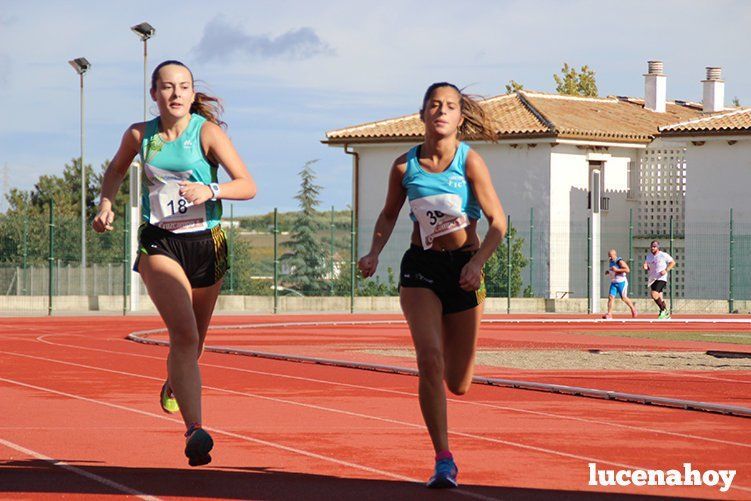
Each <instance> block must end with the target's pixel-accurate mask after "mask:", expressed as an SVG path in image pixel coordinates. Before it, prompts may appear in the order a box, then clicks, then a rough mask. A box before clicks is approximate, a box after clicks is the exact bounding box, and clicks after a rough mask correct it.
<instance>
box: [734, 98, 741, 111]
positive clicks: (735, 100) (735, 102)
mask: <svg viewBox="0 0 751 501" xmlns="http://www.w3.org/2000/svg"><path fill="white" fill-rule="evenodd" d="M733 106H735V107H736V108H740V107H741V100H740V99H738V96H735V97H734V98H733Z"/></svg>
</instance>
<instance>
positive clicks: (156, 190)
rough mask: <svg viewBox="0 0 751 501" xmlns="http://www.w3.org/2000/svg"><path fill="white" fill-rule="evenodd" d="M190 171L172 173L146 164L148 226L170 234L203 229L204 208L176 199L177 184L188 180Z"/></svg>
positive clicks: (178, 194)
mask: <svg viewBox="0 0 751 501" xmlns="http://www.w3.org/2000/svg"><path fill="white" fill-rule="evenodd" d="M192 173H193V171H192V170H187V171H182V172H175V171H169V170H164V169H160V168H158V167H154V166H153V165H150V164H148V163H147V164H146V166H145V169H144V174H145V175H146V178H147V180H148V182H147V185H148V187H149V203H150V205H151V213H150V215H149V223H151V224H153V225H154V226H159V227H160V228H163V229H165V230H169V231H172V232H174V233H184V232H188V231H199V230H205V229H206V228H207V225H206V207H205V206H204V204H200V205H193V204H192V203H190V202H188V201H187V200H186V199H184V198H183V197H181V196H180V184H179V183H180V182H182V181H189V180H190V176H191V174H192Z"/></svg>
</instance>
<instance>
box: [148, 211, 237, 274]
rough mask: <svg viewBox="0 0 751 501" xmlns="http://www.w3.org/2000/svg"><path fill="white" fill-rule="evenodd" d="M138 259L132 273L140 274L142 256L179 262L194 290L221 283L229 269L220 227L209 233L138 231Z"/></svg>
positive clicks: (208, 231)
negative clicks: (159, 257) (163, 257)
mask: <svg viewBox="0 0 751 501" xmlns="http://www.w3.org/2000/svg"><path fill="white" fill-rule="evenodd" d="M138 240H139V245H138V256H137V257H136V261H135V263H134V264H133V271H136V272H137V271H138V261H139V259H140V257H141V254H148V255H149V256H154V255H161V256H167V257H169V258H171V259H174V260H175V261H177V262H178V263H179V264H180V266H182V268H183V270H184V271H185V275H186V276H187V277H188V281H190V286H191V287H192V288H194V289H198V288H201V287H209V286H212V285H214V284H215V283H217V282H218V281H220V280H221V279H222V278H223V277H224V274H225V273H226V272H227V270H228V269H229V266H228V265H227V238H226V236H225V234H224V230H222V227H221V225H216V226H214V227H213V228H212V229H210V230H203V231H196V232H191V233H173V232H171V231H167V230H164V229H162V228H159V227H157V226H154V225H152V224H148V223H145V224H142V225H141V227H140V228H139V239H138Z"/></svg>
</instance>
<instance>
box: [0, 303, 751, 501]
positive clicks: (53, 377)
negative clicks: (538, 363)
mask: <svg viewBox="0 0 751 501" xmlns="http://www.w3.org/2000/svg"><path fill="white" fill-rule="evenodd" d="M378 318H385V319H392V320H398V318H399V317H397V316H393V315H392V316H370V315H368V316H359V317H357V319H358V320H373V319H378ZM545 318H546V319H547V318H550V317H545ZM352 319H353V317H352V316H344V315H341V316H326V317H324V316H286V317H281V316H276V317H271V316H266V317H224V316H219V317H216V318H215V319H214V324H216V325H238V324H253V323H261V322H264V323H266V322H281V321H294V322H299V321H319V322H323V321H334V320H339V321H343V320H352ZM160 327H162V323H161V320H160V319H159V318H158V317H127V318H122V317H84V318H73V317H71V318H53V319H38V318H23V319H8V318H5V319H0V399H2V400H1V401H2V402H3V405H2V409H3V418H4V419H3V421H2V423H0V496H3V497H12V498H26V499H30V498H35V499H38V498H45V497H50V498H51V497H53V496H54V497H59V496H60V495H67V496H70V497H76V498H79V497H81V498H86V497H90V498H92V499H93V498H94V497H96V498H99V497H101V496H103V495H117V496H125V495H128V493H130V494H133V493H141V494H142V495H148V496H155V497H159V498H177V497H197V498H226V499H358V500H362V499H383V498H394V499H411V498H418V497H423V496H426V495H430V496H431V497H435V498H436V499H463V498H467V497H470V498H472V497H483V498H512V499H514V498H520V499H536V498H540V499H544V498H547V499H550V498H552V497H567V498H571V499H598V498H600V497H601V496H602V495H603V494H604V493H621V494H630V495H645V496H671V497H704V498H716V499H748V498H751V433H749V431H751V420H748V419H743V418H737V417H728V416H720V415H712V414H706V413H700V412H688V411H683V410H676V409H665V408H652V407H648V406H640V405H635V404H627V403H619V402H608V401H599V400H592V399H585V398H575V397H570V396H562V395H554V394H548V393H541V392H534V391H523V390H512V389H506V388H494V387H484V386H474V387H473V388H472V389H471V391H470V392H469V393H468V394H467V395H466V396H463V397H451V399H450V402H449V422H450V430H451V435H450V440H451V447H452V449H453V451H454V453H455V456H456V458H457V462H458V464H459V468H460V476H459V480H460V483H461V485H462V487H461V489H459V490H457V491H451V492H438V493H433V492H431V493H428V492H427V491H426V490H425V489H424V488H423V487H422V485H421V482H423V481H424V480H425V479H427V477H428V476H429V474H430V470H431V468H432V457H431V456H432V451H431V447H430V442H429V440H428V437H427V432H426V431H425V429H424V427H423V425H422V418H421V416H420V412H419V407H418V404H417V398H416V395H415V394H416V389H417V380H416V378H414V377H409V376H400V375H392V374H381V373H373V372H366V371H358V370H351V369H342V368H336V367H325V366H317V365H310V364H299V363H290V362H282V361H272V360H264V359H258V358H248V357H238V356H230V355H221V354H215V353H205V354H204V356H203V357H202V359H201V364H202V375H203V383H204V403H203V406H204V422H205V425H206V427H207V429H208V430H209V431H210V432H211V433H212V435H213V437H214V440H215V442H216V447H215V450H214V452H212V456H213V457H214V462H212V463H211V464H210V465H209V466H207V467H203V468H200V469H193V468H189V467H188V466H187V461H186V459H185V458H184V457H183V455H182V447H183V439H182V431H183V430H182V425H181V423H180V422H179V418H175V417H173V416H168V415H165V414H163V413H162V412H161V410H160V409H159V405H158V402H157V397H158V394H159V389H160V386H161V383H162V381H163V379H164V375H165V358H166V353H167V351H166V349H165V348H161V347H156V346H147V345H140V344H136V343H133V342H130V341H126V340H125V339H124V336H125V335H126V334H128V333H129V332H133V331H135V330H143V329H156V328H160ZM632 327H634V326H633V325H631V324H629V329H630V328H632ZM590 328H592V329H595V328H597V329H602V328H612V329H615V330H625V328H624V327H623V326H622V325H613V326H612V327H608V326H602V325H601V324H597V325H596V326H595V325H584V324H582V325H564V326H554V325H551V324H524V325H515V326H511V325H497V324H489V325H483V329H482V334H481V335H482V337H481V341H480V349H485V348H488V349H497V348H503V347H521V346H525V347H530V346H533V347H539V348H540V349H549V348H553V347H555V348H561V347H565V348H570V349H579V348H581V347H586V348H598V349H603V347H624V348H628V349H649V350H654V349H656V348H664V349H666V350H668V349H669V350H673V351H676V350H680V349H686V350H693V349H697V347H698V345H700V346H701V348H702V349H716V348H717V346H718V345H719V346H720V347H721V348H724V349H728V346H729V345H726V344H720V343H695V342H694V343H689V342H673V341H670V342H669V341H653V340H645V339H635V338H612V337H600V336H589V335H587V334H586V331H587V329H590ZM648 328H650V329H652V328H653V326H649V327H648ZM678 328H682V327H679V325H678V324H676V325H671V326H670V329H671V330H677V329H678ZM714 328H715V327H712V326H707V325H702V326H701V327H700V329H701V330H705V329H714ZM685 329H686V330H691V331H696V330H697V326H691V325H689V326H687V327H686V328H685ZM742 329H745V330H748V324H738V325H732V326H731V325H721V326H719V329H718V330H732V331H739V330H742ZM593 343H596V344H593ZM207 344H209V345H230V344H231V345H237V346H240V345H242V346H244V347H251V348H254V349H259V350H263V351H274V352H284V353H290V354H298V355H314V356H325V357H326V358H345V359H353V357H354V356H355V355H357V356H359V357H362V360H364V361H369V362H374V363H384V362H388V363H392V364H394V365H404V366H408V365H413V362H411V361H410V360H409V359H405V358H397V357H376V356H374V355H369V354H365V353H362V352H361V351H360V350H361V349H362V348H363V347H379V348H393V347H409V346H411V343H410V340H409V336H408V333H407V331H406V328H405V327H404V326H403V325H400V324H397V325H381V326H378V325H373V326H334V327H331V326H329V327H326V326H320V327H315V328H313V327H289V328H281V327H269V328H265V329H257V330H254V329H247V330H237V331H223V330H217V331H210V332H209V336H208V340H207ZM732 346H733V349H743V347H742V346H741V345H732ZM620 349H623V348H620ZM746 349H748V348H746ZM344 355H347V356H346V357H345V356H344ZM684 372H685V371H682V372H681V373H675V372H665V373H662V372H656V373H629V372H625V371H619V372H618V373H611V372H609V371H589V372H588V373H584V372H576V371H545V370H544V369H543V368H541V369H540V370H539V371H538V370H534V371H532V370H525V371H518V370H508V369H499V368H487V367H479V368H478V373H479V374H483V375H498V376H504V377H505V376H514V377H518V376H519V375H520V374H523V375H524V378H525V379H534V378H537V379H536V380H544V381H548V382H555V383H562V384H576V385H580V386H583V385H590V386H591V387H594V388H602V387H603V384H606V385H607V386H608V388H610V387H613V386H615V385H618V386H619V388H622V389H623V390H624V391H637V392H641V393H649V394H665V395H669V396H673V397H682V398H692V399H699V398H704V399H705V400H707V401H714V402H731V403H736V404H738V405H746V406H748V405H749V403H750V401H749V398H750V397H751V385H749V382H751V372H749V371H732V372H730V371H722V372H708V371H702V372H701V373H700V374H697V373H684ZM707 377H711V378H713V379H707ZM726 380H727V381H726ZM40 458H50V460H44V459H40ZM55 461H57V462H60V461H62V462H64V463H65V465H60V464H58V465H55V464H53V463H54V462H55ZM589 462H595V463H597V464H598V466H599V467H600V468H614V469H621V468H631V469H636V468H649V469H671V468H675V469H682V464H683V463H685V462H690V463H692V465H693V467H694V468H696V469H700V470H704V469H714V470H718V469H734V470H737V475H736V478H735V480H734V482H733V488H732V489H731V490H730V491H729V492H727V493H721V492H720V491H719V488H718V487H707V486H703V487H633V486H632V487H628V488H624V487H597V486H589V485H587V480H588V466H587V464H588V463H589ZM66 467H67V468H66ZM123 489H126V491H124V490H123ZM628 498H629V499H631V498H632V496H629V497H628Z"/></svg>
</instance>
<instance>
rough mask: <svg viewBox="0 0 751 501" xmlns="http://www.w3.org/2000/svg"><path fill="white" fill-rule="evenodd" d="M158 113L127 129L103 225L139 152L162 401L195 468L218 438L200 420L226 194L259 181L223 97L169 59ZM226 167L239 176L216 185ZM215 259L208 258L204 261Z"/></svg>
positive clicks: (240, 192)
mask: <svg viewBox="0 0 751 501" xmlns="http://www.w3.org/2000/svg"><path fill="white" fill-rule="evenodd" d="M151 98H152V99H153V100H154V101H155V102H156V104H157V107H158V108H159V116H158V117H157V118H156V119H154V120H151V121H148V122H141V123H136V124H133V125H131V126H130V127H128V130H126V131H125V134H124V135H123V138H122V141H121V143H120V148H119V149H118V151H117V154H116V155H115V157H114V158H113V159H112V162H111V163H110V165H109V167H108V168H107V171H106V172H105V174H104V179H103V181H102V194H101V201H100V203H99V213H98V214H97V216H96V218H95V219H94V222H93V226H94V230H95V231H97V232H98V233H101V232H104V231H108V230H112V229H113V227H112V223H113V221H114V219H115V213H114V211H113V207H112V203H113V201H114V199H115V195H116V193H117V190H118V189H119V187H120V184H121V183H122V180H123V178H124V177H125V174H126V172H127V170H128V168H129V166H130V164H131V162H132V161H133V158H134V157H135V156H136V155H137V154H139V153H140V155H141V159H142V162H143V167H144V172H143V179H142V186H143V190H144V192H143V207H142V208H143V214H142V219H143V221H144V224H143V225H142V230H141V234H140V247H141V248H140V249H139V253H138V258H137V263H136V270H137V271H138V272H139V273H140V274H141V278H142V279H143V281H144V283H145V284H146V288H147V290H148V292H149V296H150V297H151V300H152V301H153V303H154V305H155V306H156V308H157V310H158V311H159V313H160V315H161V316H162V319H163V320H164V323H165V324H166V325H167V329H168V331H169V338H170V350H169V355H168V357H167V372H168V379H167V382H166V383H165V384H164V386H163V387H162V393H161V395H160V400H161V404H162V409H163V410H164V411H165V412H170V413H171V412H177V411H178V405H177V404H178V403H179V411H180V412H181V413H182V417H183V421H185V426H186V429H187V431H186V433H185V437H186V446H185V455H186V456H188V459H189V464H190V465H191V466H199V465H202V464H207V463H208V462H210V461H211V456H210V454H209V451H210V450H211V448H212V447H213V440H212V439H211V437H210V436H209V434H208V432H206V431H205V430H203V429H202V428H201V424H202V421H201V376H200V372H199V369H198V358H199V357H200V355H201V351H202V349H203V342H204V339H205V337H206V331H207V330H208V327H209V322H210V320H211V315H212V313H213V311H214V305H215V304H216V299H217V297H218V295H219V290H220V289H221V286H222V276H223V274H224V271H226V244H225V240H224V233H223V231H222V229H221V226H220V225H219V223H220V221H219V219H220V217H221V202H220V201H219V200H220V199H231V200H247V199H250V198H253V197H254V196H255V193H256V186H255V183H254V182H253V179H252V177H251V176H250V174H249V173H248V170H247V168H246V167H245V164H244V163H243V161H242V159H241V158H240V156H239V155H238V154H237V151H235V148H234V146H233V145H232V143H231V142H230V140H229V138H228V137H227V134H226V133H225V132H224V131H223V130H222V128H221V125H224V123H223V122H221V121H220V120H219V113H220V112H221V107H219V106H218V100H217V99H216V98H213V97H210V96H207V95H205V94H203V93H201V92H196V91H195V89H194V87H193V74H192V73H191V72H190V70H189V69H188V68H187V67H186V66H185V65H184V64H182V63H180V62H179V61H165V62H163V63H161V64H160V65H158V66H157V67H156V69H155V70H154V72H153V74H152V76H151ZM220 164H221V165H222V166H223V167H224V169H225V170H226V171H227V173H228V174H229V176H230V178H231V181H230V182H228V183H223V184H221V185H219V184H217V178H216V169H217V166H218V165H220ZM207 262H208V263H209V265H208V266H207V265H206V263H207Z"/></svg>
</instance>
